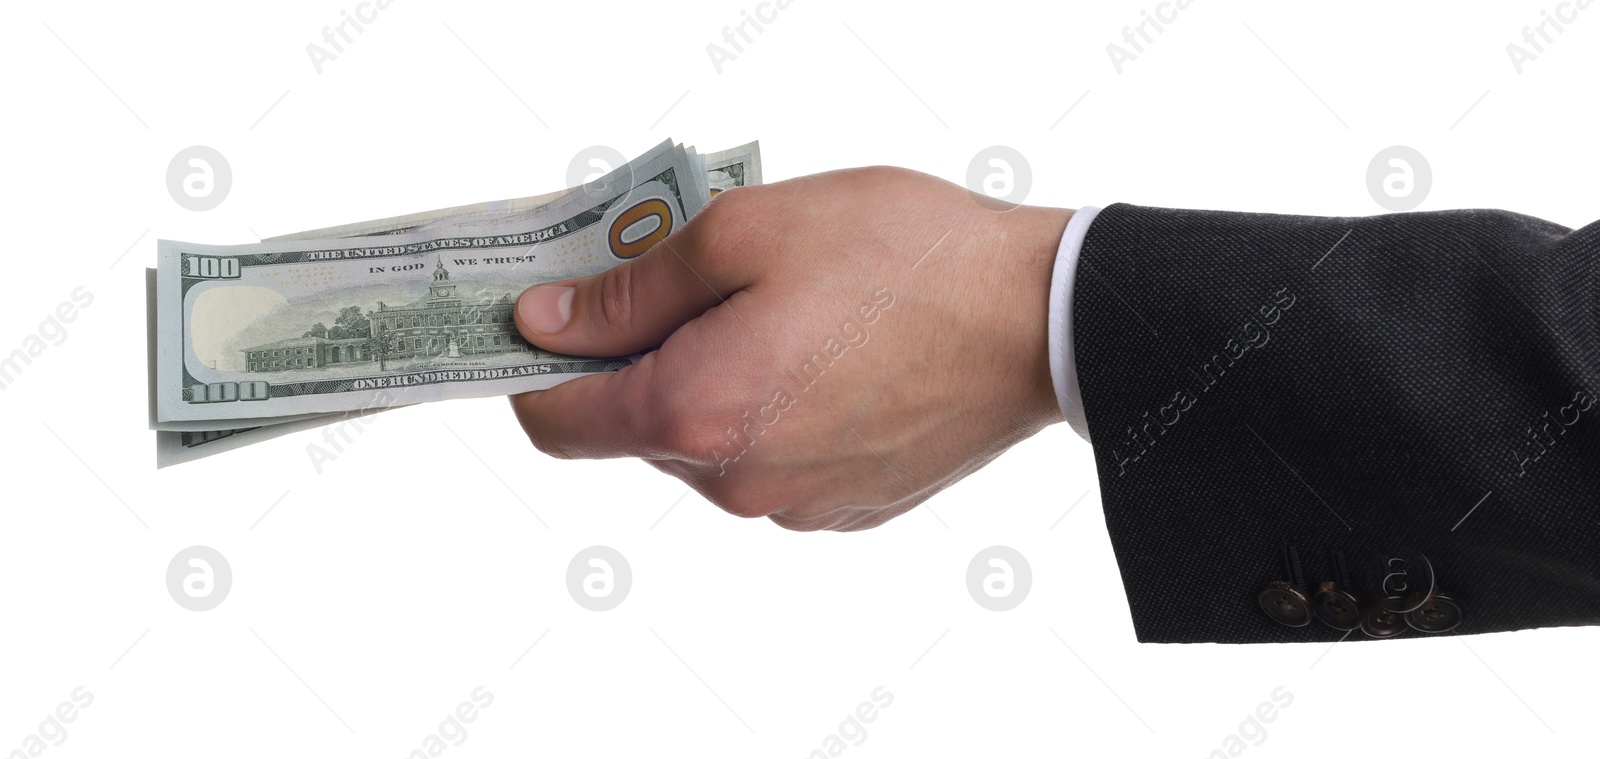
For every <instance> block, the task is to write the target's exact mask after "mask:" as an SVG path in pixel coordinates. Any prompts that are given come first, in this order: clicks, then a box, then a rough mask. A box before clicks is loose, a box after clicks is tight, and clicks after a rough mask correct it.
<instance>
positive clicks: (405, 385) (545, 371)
mask: <svg viewBox="0 0 1600 759" xmlns="http://www.w3.org/2000/svg"><path fill="white" fill-rule="evenodd" d="M760 182H761V154H760V151H759V149H758V145H757V143H754V142H752V143H750V144H748V145H743V146H740V147H737V148H733V149H731V150H724V151H721V152H717V153H709V154H702V153H698V152H697V151H695V149H694V148H692V147H687V146H684V145H678V144H674V143H672V142H671V141H670V140H669V141H666V142H663V143H662V144H660V145H658V146H656V147H655V148H654V149H652V150H651V151H649V152H648V153H645V154H644V155H642V156H640V157H638V158H636V159H634V160H633V161H631V162H629V163H628V164H627V165H625V166H621V167H618V168H616V169H615V170H613V171H611V172H610V173H608V174H606V175H604V176H602V177H599V178H598V179H595V180H593V181H590V182H587V183H585V184H583V185H580V186H577V187H572V188H569V189H567V190H562V191H559V192H553V193H549V194H545V195H537V196H533V197H528V198H516V199H511V200H500V201H492V202H488V203H479V204H475V205H469V206H458V207H455V208H445V209H440V210H437V211H428V212H423V213H415V214H409V215H406V216H397V217H393V218H388V219H378V220H374V221H367V222H360V223H356V224H347V225H343V226H338V227H329V228H326V229H317V230H312V231H309V232H300V233H296V234H289V235H282V236H279V237H273V238H268V239H266V240H262V241H261V242H258V243H251V244H246V245H202V244H196V243H187V242H177V241H173V240H160V241H158V243H157V245H158V248H157V255H158V267H157V268H156V269H150V270H148V271H147V274H146V289H147V299H148V309H149V320H150V332H149V343H150V345H149V351H150V354H149V362H150V363H149V370H150V428H151V429H152V430H155V432H156V465H157V466H158V467H165V466H170V465H172V464H179V463H183V462H186V461H193V460H195V459H199V458H204V457H206V456H210V455H212V454H214V453H221V452H223V451H230V450H234V449H237V448H241V447H244V446H247V445H250V444H252V443H256V442H260V441H263V440H269V439H271V438H275V437H278V436H281V435H286V434H289V433H292V432H298V431H301V430H306V429H310V428H314V427H321V426H324V425H329V424H338V423H346V422H351V421H355V422H356V423H360V420H362V419H363V418H364V417H366V416H367V415H370V414H373V413H377V412H380V411H383V410H386V409H390V408H396V407H400V406H408V405H411V404H416V403H427V402H430V401H442V400H449V399H451V398H477V397H483V396H490V395H506V394H509V393H520V392H526V391H529V390H541V389H544V388H548V387H551V386H554V385H557V384H560V383H562V382H565V381H567V380H569V379H574V378H577V377H582V376H585V375H588V374H595V373H598V372H611V371H616V370H617V369H620V368H622V367H623V366H626V365H628V363H629V362H630V361H632V360H633V357H624V358H585V357H579V356H564V355H559V354H555V353H550V352H547V351H543V350H540V349H538V348H535V347H533V346H532V345H530V344H529V343H528V342H527V341H525V340H523V339H522V337H521V336H520V335H519V334H518V332H517V328H516V325H515V324H514V323H513V321H512V312H513V309H514V308H515V302H516V298H517V295H518V294H519V293H521V292H522V291H523V290H524V289H526V288H528V287H530V286H532V285H536V284H540V283H543V282H554V281H559V280H565V279H570V278H573V277H582V276H587V275H590V274H595V273H597V272H600V271H603V270H605V269H608V268H611V267H613V266H616V265H618V264H621V263H623V262H625V261H627V260H629V259H632V258H635V257H637V256H639V255H641V254H643V253H644V252H645V251H646V250H649V249H650V247H651V246H652V245H654V244H655V243H657V242H659V241H660V240H661V239H662V238H664V237H666V236H667V235H668V234H669V233H671V232H672V231H673V230H675V229H678V228H680V227H682V226H683V225H684V223H686V222H687V221H688V220H689V218H690V217H692V216H694V214H695V213H696V212H698V211H699V210H700V208H701V207H702V206H704V205H705V204H706V203H708V202H709V201H710V200H711V197H712V196H713V195H715V194H717V193H718V192H721V191H723V190H726V189H729V188H732V187H738V186H741V185H749V184H760Z"/></svg>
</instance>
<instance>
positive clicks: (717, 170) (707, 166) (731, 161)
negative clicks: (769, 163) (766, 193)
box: [699, 141, 761, 197]
mask: <svg viewBox="0 0 1600 759" xmlns="http://www.w3.org/2000/svg"><path fill="white" fill-rule="evenodd" d="M700 163H701V164H702V165H701V166H700V167H699V170H700V171H701V172H702V173H704V174H705V176H706V184H707V186H708V187H709V188H710V193H711V196H712V197H716V195H717V193H720V192H722V191H723V190H727V189H731V188H734V187H744V186H745V185H757V184H761V143H760V141H756V142H751V143H747V144H744V145H740V146H739V147H736V148H730V149H728V150H720V151H717V152H715V153H706V154H704V155H702V156H701V157H700Z"/></svg>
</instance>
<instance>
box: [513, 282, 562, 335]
mask: <svg viewBox="0 0 1600 759" xmlns="http://www.w3.org/2000/svg"><path fill="white" fill-rule="evenodd" d="M573 292H575V290H574V288H571V287H561V286H557V285H540V286H538V287H532V288H529V289H528V291H527V292H525V293H523V294H522V297H521V298H518V299H517V313H518V314H520V315H521V316H522V323H523V324H525V325H527V326H528V328H529V329H531V330H533V331H535V332H540V333H543V334H546V335H553V334H555V333H557V332H560V331H561V330H562V328H564V327H566V326H567V322H568V321H571V320H572V293H573Z"/></svg>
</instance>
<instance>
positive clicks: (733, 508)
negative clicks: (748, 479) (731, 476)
mask: <svg viewBox="0 0 1600 759" xmlns="http://www.w3.org/2000/svg"><path fill="white" fill-rule="evenodd" d="M713 503H715V504H717V508H720V509H722V510H723V511H726V512H728V513H729V514H732V515H734V516H736V517H742V518H744V519H754V518H756V517H764V516H768V515H770V514H772V507H771V505H770V504H769V503H767V501H766V499H764V498H762V497H761V494H760V493H758V492H756V491H754V490H753V489H752V488H750V487H749V486H747V485H743V484H741V483H739V482H738V481H733V482H730V483H728V484H727V485H725V486H723V487H721V488H718V490H717V493H716V499H715V500H714V501H713Z"/></svg>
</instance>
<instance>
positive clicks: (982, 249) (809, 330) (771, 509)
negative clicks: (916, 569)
mask: <svg viewBox="0 0 1600 759" xmlns="http://www.w3.org/2000/svg"><path fill="white" fill-rule="evenodd" d="M985 203H987V207H986V206H985V205H980V203H979V199H978V197H977V196H974V195H973V194H971V193H969V192H968V191H967V190H965V189H962V188H960V187H957V186H956V185H953V184H950V183H948V182H945V181H942V180H939V179H936V178H933V177H930V176H927V175H925V174H920V173H917V172H913V171H908V170H904V169H894V168H866V169H850V170H845V171H835V172H830V173H827V174H818V175H814V176H808V177H801V178H798V179H793V180H790V181H786V182H780V183H778V184H772V185H766V186H760V187H742V188H737V189H733V190H729V191H726V192H723V193H722V194H721V195H718V196H717V198H716V199H715V200H714V201H712V203H711V204H710V205H708V206H706V207H705V209H704V210H702V211H701V212H700V213H699V214H698V215H696V216H695V217H694V218H693V219H692V220H691V221H690V222H689V223H688V224H687V225H685V226H684V227H683V228H682V229H680V230H677V231H676V232H674V233H673V234H672V235H670V236H668V237H667V238H666V239H665V240H663V241H662V242H660V243H659V244H657V245H656V246H655V247H653V248H651V249H650V250H649V251H648V252H646V253H645V254H644V255H642V256H640V257H638V258H637V259H635V260H632V261H629V262H627V263H624V264H622V265H620V266H617V267H616V268H613V269H610V270H608V271H606V272H604V273H602V274H598V275H595V276H593V277H588V278H585V279H580V280H571V281H567V282H560V283H554V284H548V285H539V286H536V287H532V288H529V289H528V290H527V291H526V292H524V293H523V294H522V295H521V297H520V298H519V299H518V301H517V311H516V321H517V328H518V329H519V330H520V331H521V332H522V335H523V337H525V338H527V339H528V341H529V342H532V343H533V344H534V345H537V346H538V347H540V348H544V349H546V350H551V351H555V352H557V353H566V354H573V355H580V356H622V355H628V354H632V353H636V352H638V351H641V350H646V349H649V348H651V347H654V346H660V347H659V349H657V350H654V351H651V352H650V353H647V354H645V356H644V358H643V359H642V360H641V361H639V363H638V364H636V365H633V366H629V367H627V368H624V369H622V370H621V371H619V372H616V373H614V374H608V375H598V376H592V377H584V378H581V379H577V380H574V381H571V382H567V383H565V384H562V385H558V386H556V387H554V388H552V389H550V390H545V391H541V392H533V393H524V394H522V395H516V396H512V398H511V405H512V408H514V409H515V410H516V414H517V418H518V420H520V421H521V423H522V428H523V429H524V430H525V431H526V432H527V433H528V437H529V438H530V439H531V440H532V441H533V444H534V446H535V447H536V448H538V449H539V450H541V451H544V452H545V453H548V454H550V455H552V456H557V457H560V458H608V457H616V456H637V457H639V458H642V459H645V460H646V461H648V462H650V464H651V465H652V466H654V467H656V468H657V469H660V470H662V471H664V472H667V473H668V474H671V475H673V476H675V477H677V478H679V479H681V480H683V481H684V482H686V483H688V484H689V485H690V486H691V487H693V488H694V489H695V490H697V491H699V492H700V494H701V495H703V496H705V497H706V498H707V499H709V500H710V501H712V502H713V503H715V504H717V505H718V506H720V507H722V508H723V509H725V510H727V511H729V512H731V513H733V514H737V515H739V516H744V517H756V516H765V517H768V518H770V519H771V520H772V521H774V522H776V523H777V524H779V525H781V526H783V527H786V528H789V529H793V530H823V529H829V530H861V529H866V528H869V527H876V526H877V525H880V524H883V523H884V522H886V521H888V520H890V519H893V518H894V517H896V516H899V515H900V514H903V513H905V512H906V511H908V510H910V509H911V508H912V507H914V506H916V505H917V504H919V503H921V502H922V501H924V500H926V499H928V498H929V497H931V496H932V495H933V494H935V493H937V492H939V491H940V490H942V489H944V488H945V487H946V486H948V485H950V484H952V483H954V482H955V481H957V480H959V479H961V478H962V477H965V476H966V475H968V474H970V473H972V472H974V471H976V470H977V469H978V468H979V467H982V466H983V465H985V464H987V463H988V462H989V461H991V460H993V459H994V458H995V457H996V456H998V455H1000V454H1001V453H1002V452H1004V451H1005V450H1006V449H1008V448H1010V447H1011V446H1012V445H1013V444H1015V443H1017V442H1018V441H1021V440H1023V439H1024V438H1027V437H1029V436H1031V435H1033V434H1034V433H1035V432H1037V431H1039V430H1040V429H1042V428H1043V427H1044V426H1046V425H1048V424H1051V423H1054V422H1058V421H1061V420H1062V416H1061V410H1060V407H1059V406H1058V405H1057V401H1056V394H1055V391H1054V389H1053V386H1052V384H1051V380H1050V364H1049V356H1048V354H1047V341H1046V313H1047V310H1048V300H1049V292H1050V278H1051V270H1052V266H1053V263H1054V259H1055V253H1056V247H1057V245H1058V244H1059V242H1060V240H1061V235H1062V232H1063V230H1064V229H1065V228H1066V224H1067V220H1068V219H1069V218H1070V217H1071V216H1072V212H1071V211H1066V210H1060V209H1045V208H1033V207H1027V206H1017V207H1012V208H1011V210H1009V211H1006V212H999V211H996V210H993V206H994V204H993V202H992V201H985Z"/></svg>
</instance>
